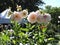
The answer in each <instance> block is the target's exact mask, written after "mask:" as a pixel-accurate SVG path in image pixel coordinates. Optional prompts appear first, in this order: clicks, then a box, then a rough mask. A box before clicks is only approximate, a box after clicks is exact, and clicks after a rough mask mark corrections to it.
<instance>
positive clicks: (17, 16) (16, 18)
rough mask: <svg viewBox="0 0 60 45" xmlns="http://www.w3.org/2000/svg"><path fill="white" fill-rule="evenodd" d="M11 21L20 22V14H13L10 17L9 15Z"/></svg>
mask: <svg viewBox="0 0 60 45" xmlns="http://www.w3.org/2000/svg"><path fill="white" fill-rule="evenodd" d="M11 19H12V20H14V21H17V22H19V21H21V20H22V16H21V14H20V12H14V13H13V14H12V15H11Z"/></svg>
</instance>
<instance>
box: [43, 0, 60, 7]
mask: <svg viewBox="0 0 60 45" xmlns="http://www.w3.org/2000/svg"><path fill="white" fill-rule="evenodd" d="M43 1H44V2H45V3H46V4H45V5H43V8H44V7H45V6H46V5H51V6H52V7H60V0H43Z"/></svg>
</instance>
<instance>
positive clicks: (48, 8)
mask: <svg viewBox="0 0 60 45" xmlns="http://www.w3.org/2000/svg"><path fill="white" fill-rule="evenodd" d="M44 11H45V12H47V13H50V14H51V17H52V20H51V23H52V24H56V25H58V20H59V19H58V16H59V15H60V7H59V8H58V7H51V6H46V8H45V10H44Z"/></svg>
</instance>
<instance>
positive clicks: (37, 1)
mask: <svg viewBox="0 0 60 45" xmlns="http://www.w3.org/2000/svg"><path fill="white" fill-rule="evenodd" d="M42 4H44V2H43V1H42V0H0V12H2V11H3V10H5V9H6V8H9V7H12V10H16V6H17V5H21V6H22V9H26V8H27V9H28V10H29V11H35V10H37V9H39V8H38V6H36V5H42Z"/></svg>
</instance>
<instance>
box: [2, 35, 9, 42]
mask: <svg viewBox="0 0 60 45" xmlns="http://www.w3.org/2000/svg"><path fill="white" fill-rule="evenodd" d="M2 39H3V40H4V41H10V38H9V36H7V35H2Z"/></svg>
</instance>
